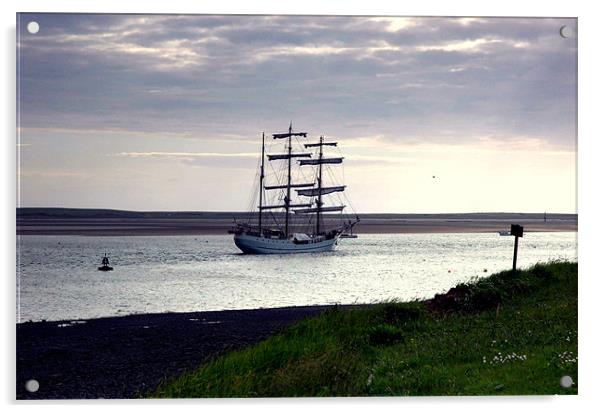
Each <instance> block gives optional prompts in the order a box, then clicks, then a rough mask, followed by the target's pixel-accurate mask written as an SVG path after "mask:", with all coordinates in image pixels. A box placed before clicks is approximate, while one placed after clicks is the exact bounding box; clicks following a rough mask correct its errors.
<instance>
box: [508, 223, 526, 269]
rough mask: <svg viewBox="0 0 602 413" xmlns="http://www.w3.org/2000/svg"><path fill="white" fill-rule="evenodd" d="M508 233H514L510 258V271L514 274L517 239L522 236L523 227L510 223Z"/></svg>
mask: <svg viewBox="0 0 602 413" xmlns="http://www.w3.org/2000/svg"><path fill="white" fill-rule="evenodd" d="M510 234H511V235H514V258H513V259H512V273H513V274H514V275H516V258H517V256H518V239H519V237H522V236H523V227H522V226H520V225H515V224H512V225H510Z"/></svg>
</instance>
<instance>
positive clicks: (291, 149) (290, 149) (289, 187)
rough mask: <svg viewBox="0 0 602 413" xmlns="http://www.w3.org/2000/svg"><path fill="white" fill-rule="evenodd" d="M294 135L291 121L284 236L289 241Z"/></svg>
mask: <svg viewBox="0 0 602 413" xmlns="http://www.w3.org/2000/svg"><path fill="white" fill-rule="evenodd" d="M292 135H293V122H292V121H291V123H290V125H289V127H288V180H287V183H286V198H284V208H285V210H286V218H285V221H284V235H285V237H286V238H287V239H288V217H289V210H290V204H291V163H292V157H291V153H292V151H293V142H292Z"/></svg>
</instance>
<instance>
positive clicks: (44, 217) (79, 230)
mask: <svg viewBox="0 0 602 413" xmlns="http://www.w3.org/2000/svg"><path fill="white" fill-rule="evenodd" d="M253 217H254V215H253V214H250V213H248V212H135V211H117V210H98V209H68V208H18V209H17V222H16V223H17V235H82V236H137V235H138V236H161V235H166V236H167V235H220V234H222V235H223V234H227V233H228V230H229V229H231V228H232V227H233V225H234V224H233V223H234V220H235V219H236V220H239V221H244V222H246V221H247V220H249V219H250V218H253ZM343 217H344V219H354V218H355V215H353V216H351V215H349V216H346V215H344V216H343ZM359 218H360V220H361V221H360V223H359V224H358V225H357V226H356V227H355V229H354V232H355V233H357V234H416V233H479V232H497V231H502V230H508V229H509V228H510V224H520V225H523V226H524V228H525V231H526V232H560V231H562V232H573V231H577V228H578V225H577V224H578V218H577V215H576V214H547V216H546V220H545V221H544V215H543V213H466V214H376V213H374V214H359ZM324 219H325V223H326V225H329V223H330V224H334V223H335V222H337V220H338V217H333V216H328V215H325V216H324Z"/></svg>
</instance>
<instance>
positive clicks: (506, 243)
mask: <svg viewBox="0 0 602 413" xmlns="http://www.w3.org/2000/svg"><path fill="white" fill-rule="evenodd" d="M513 248H514V237H510V236H500V235H498V234H497V233H477V234H475V233H462V234H459V233H453V234H371V235H362V234H360V235H359V238H357V239H342V240H340V241H339V245H338V246H337V248H336V250H335V251H332V252H327V253H312V254H295V255H243V254H241V253H240V252H239V251H238V249H237V248H236V247H235V245H234V242H233V240H232V237H231V236H226V235H224V236H221V235H207V236H200V235H197V236H129V237H123V236H121V237H89V236H35V235H26V236H18V237H17V322H25V321H28V320H33V321H39V320H72V319H87V318H97V317H107V316H119V315H126V314H135V313H162V312H188V311H204V310H224V309H245V308H267V307H282V306H299V305H314V304H334V303H339V304H351V303H371V302H377V301H382V300H392V299H395V300H402V301H405V300H411V299H421V298H429V297H432V296H433V295H435V294H436V293H442V292H445V291H447V290H448V289H449V288H451V287H453V286H454V285H456V284H457V283H459V282H463V281H468V280H470V279H471V278H474V277H487V276H489V275H491V274H492V273H495V272H497V271H501V270H507V269H510V268H512V254H513ZM105 253H107V255H108V256H109V258H110V260H111V265H112V266H113V267H114V270H113V271H110V272H102V271H98V269H97V268H98V267H99V266H100V261H101V257H102V256H103V255H104V254H105ZM550 260H571V261H576V260H577V233H575V232H562V233H561V232H548V233H543V232H542V233H526V234H525V236H524V238H521V239H520V241H519V251H518V266H519V268H526V267H529V266H531V265H533V264H535V263H537V262H547V261H550Z"/></svg>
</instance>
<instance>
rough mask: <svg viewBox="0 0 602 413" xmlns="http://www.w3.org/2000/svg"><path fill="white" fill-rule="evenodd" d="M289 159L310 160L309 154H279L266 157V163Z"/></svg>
mask: <svg viewBox="0 0 602 413" xmlns="http://www.w3.org/2000/svg"><path fill="white" fill-rule="evenodd" d="M291 158H311V153H291V154H290V155H289V154H288V153H279V154H275V155H268V161H275V160H277V159H291Z"/></svg>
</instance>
